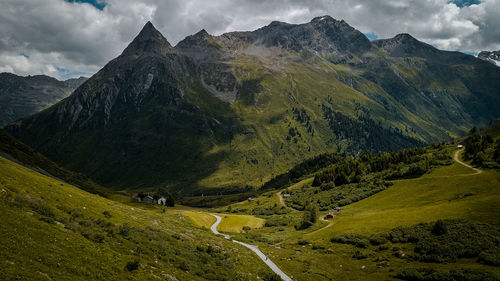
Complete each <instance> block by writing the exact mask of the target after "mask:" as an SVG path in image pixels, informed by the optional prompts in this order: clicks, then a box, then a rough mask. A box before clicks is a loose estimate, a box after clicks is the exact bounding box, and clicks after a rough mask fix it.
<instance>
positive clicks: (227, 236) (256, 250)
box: [210, 214, 293, 281]
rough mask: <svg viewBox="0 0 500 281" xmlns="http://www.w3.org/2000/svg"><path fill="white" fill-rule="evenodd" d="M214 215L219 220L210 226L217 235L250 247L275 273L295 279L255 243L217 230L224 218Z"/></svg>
mask: <svg viewBox="0 0 500 281" xmlns="http://www.w3.org/2000/svg"><path fill="white" fill-rule="evenodd" d="M210 215H212V216H214V217H215V218H216V219H217V220H216V221H215V223H214V224H213V225H212V226H211V227H210V229H211V230H212V232H213V233H214V234H215V235H222V236H224V238H226V239H228V240H231V241H233V242H234V243H237V244H240V245H242V246H244V247H247V248H248V249H250V250H251V251H252V252H254V253H255V254H257V256H259V258H260V259H261V260H262V261H263V262H264V263H265V264H266V265H267V266H268V267H269V268H270V269H271V270H272V271H274V273H276V274H278V275H279V276H280V277H281V279H283V280H284V281H293V280H292V278H290V277H288V275H286V274H285V273H284V272H283V271H281V269H279V267H278V266H277V265H276V264H275V263H274V262H272V261H271V260H270V259H269V258H268V257H266V255H264V253H262V252H261V251H260V250H259V248H258V247H257V246H255V245H250V244H247V243H243V242H240V241H237V240H234V239H231V236H229V235H228V234H224V233H220V232H219V231H217V226H219V224H220V222H221V221H222V218H221V217H220V216H217V215H214V214H210Z"/></svg>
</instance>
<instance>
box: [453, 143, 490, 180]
mask: <svg viewBox="0 0 500 281" xmlns="http://www.w3.org/2000/svg"><path fill="white" fill-rule="evenodd" d="M461 150H462V149H459V150H457V151H456V152H455V156H454V157H453V160H455V162H457V163H458V164H460V165H462V166H465V167H467V168H470V169H472V170H474V171H476V172H475V173H474V174H469V175H467V176H472V175H478V174H480V173H482V172H483V170H481V169H478V168H474V167H472V166H471V165H469V164H467V163H464V162H462V161H461V160H460V159H459V157H458V156H459V154H460V151H461Z"/></svg>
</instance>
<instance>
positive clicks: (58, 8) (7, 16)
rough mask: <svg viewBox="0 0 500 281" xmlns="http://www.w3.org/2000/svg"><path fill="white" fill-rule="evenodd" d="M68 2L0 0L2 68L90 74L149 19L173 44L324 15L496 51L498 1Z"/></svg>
mask: <svg viewBox="0 0 500 281" xmlns="http://www.w3.org/2000/svg"><path fill="white" fill-rule="evenodd" d="M72 2H73V3H70V2H68V1H65V0H45V1H39V0H2V9H1V10H0V71H10V72H15V73H18V74H22V75H26V74H38V73H45V74H48V75H52V76H56V77H62V76H65V77H66V76H71V73H73V72H74V73H75V75H78V74H79V73H80V72H83V73H85V74H91V73H94V72H95V71H97V70H98V69H99V68H101V67H102V66H103V65H104V64H105V63H106V62H107V61H109V60H110V59H112V58H114V57H116V56H117V55H119V54H120V52H121V51H122V50H123V48H125V47H126V45H127V44H128V43H129V42H130V41H131V40H132V39H133V37H134V36H135V35H136V34H137V33H138V32H139V30H140V29H141V27H142V26H143V25H144V23H145V22H146V21H148V20H151V21H152V22H153V23H154V24H155V26H156V27H157V28H158V29H159V30H160V31H161V32H162V33H163V34H164V35H165V36H166V37H167V39H168V40H169V41H170V43H172V44H176V43H177V42H178V41H180V40H182V39H183V38H184V37H185V36H187V35H189V34H193V33H195V32H197V31H199V30H201V29H203V28H204V29H206V30H207V31H208V32H210V33H212V34H221V33H223V32H228V31H234V30H254V29H257V28H259V27H262V26H264V25H267V24H269V22H271V21H273V20H280V21H285V22H290V23H303V22H307V21H310V20H311V19H312V18H313V17H315V16H320V15H325V14H329V15H331V16H332V17H334V18H337V19H344V20H346V21H347V22H348V23H349V24H351V25H352V26H354V27H355V28H357V29H359V30H360V31H361V32H363V33H366V34H376V35H377V36H378V37H379V38H388V37H392V36H394V35H396V34H398V33H402V32H407V33H410V34H412V35H413V36H415V37H416V38H418V39H420V40H423V41H426V42H428V43H430V44H433V45H434V46H436V47H438V48H441V49H447V50H462V51H470V52H477V51H480V50H493V49H500V29H498V28H497V27H498V26H499V25H500V9H499V8H498V7H500V0H484V1H480V2H479V1H459V0H456V1H448V0H430V1H421V0H406V1H402V0H309V1H305V0H274V1H269V0H267V1H264V0H253V1H243V0H218V1H205V0H184V1H173V0H141V1H138V0H134V1H133V0H106V1H102V0H88V1H87V0H79V1H72ZM81 2H93V3H94V4H99V5H101V6H96V5H94V6H93V5H92V3H91V4H88V3H81ZM476 2H478V3H476ZM58 69H64V70H65V71H64V73H61V71H59V70H58ZM77 72H78V73H77ZM68 73H69V74H68Z"/></svg>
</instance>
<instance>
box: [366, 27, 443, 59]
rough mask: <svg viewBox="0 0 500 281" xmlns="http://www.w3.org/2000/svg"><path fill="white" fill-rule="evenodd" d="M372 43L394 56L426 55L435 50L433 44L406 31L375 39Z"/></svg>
mask: <svg viewBox="0 0 500 281" xmlns="http://www.w3.org/2000/svg"><path fill="white" fill-rule="evenodd" d="M373 44H374V45H375V46H377V47H379V48H380V49H382V50H383V51H385V52H386V53H388V54H390V55H391V56H396V57H405V56H417V57H426V56H428V55H429V54H431V53H435V52H436V51H437V49H436V48H434V47H433V46H431V45H429V44H427V43H424V42H421V41H419V40H417V39H416V38H415V37H413V36H411V35H410V34H408V33H401V34H398V35H396V36H394V37H393V38H389V39H379V40H375V41H373Z"/></svg>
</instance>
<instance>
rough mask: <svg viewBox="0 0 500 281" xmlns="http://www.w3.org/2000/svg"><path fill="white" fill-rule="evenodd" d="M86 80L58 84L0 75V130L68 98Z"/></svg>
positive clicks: (47, 79) (38, 78)
mask: <svg viewBox="0 0 500 281" xmlns="http://www.w3.org/2000/svg"><path fill="white" fill-rule="evenodd" d="M86 80H87V78H84V77H80V78H74V79H69V80H66V81H59V80H57V79H55V78H52V77H49V76H46V75H35V76H26V77H22V76H18V75H15V74H12V73H0V128H2V127H4V126H6V125H8V124H10V123H12V122H14V121H16V120H18V119H20V118H24V117H28V116H30V115H33V114H35V113H37V112H39V111H40V110H42V109H45V108H47V107H49V106H51V105H53V104H55V103H56V102H58V101H60V100H61V99H63V98H65V97H67V96H69V95H70V94H71V92H73V90H75V89H76V88H78V86H80V85H81V84H82V83H83V82H85V81H86Z"/></svg>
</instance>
